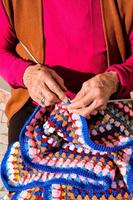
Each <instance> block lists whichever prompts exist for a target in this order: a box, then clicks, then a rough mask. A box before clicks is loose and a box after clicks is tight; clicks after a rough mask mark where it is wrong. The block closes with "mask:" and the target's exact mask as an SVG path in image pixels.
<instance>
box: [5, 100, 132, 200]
mask: <svg viewBox="0 0 133 200" xmlns="http://www.w3.org/2000/svg"><path fill="white" fill-rule="evenodd" d="M67 104H69V102H68V103H67ZM1 177H2V180H3V183H4V185H5V187H6V188H7V190H9V191H10V194H8V195H7V196H5V197H3V200H5V199H21V200H22V199H24V200H28V199H33V200H34V199H38V200H41V199H45V200H60V199H61V200H65V199H68V200H76V199H77V200H81V199H84V200H89V199H92V200H97V199H100V200H105V199H107V200H113V199H114V200H115V199H120V200H122V199H131V198H132V195H133V111H132V105H131V104H130V103H127V102H123V103H120V102H117V103H110V104H108V107H107V108H106V110H105V111H100V112H99V113H98V114H97V115H96V116H91V118H90V119H89V120H88V121H87V120H86V119H85V118H84V117H82V116H80V115H78V114H76V113H73V112H71V111H69V110H67V107H66V103H63V102H61V103H58V104H56V105H55V106H51V107H48V108H44V107H41V106H38V107H37V108H36V109H35V111H34V112H33V114H32V115H31V116H30V118H29V119H28V120H27V122H26V124H25V125H24V126H23V128H22V130H21V133H20V138H19V141H18V142H15V143H14V144H13V145H11V146H10V147H9V148H8V150H7V152H6V154H5V156H4V159H3V161H2V165H1ZM9 195H10V197H9Z"/></svg>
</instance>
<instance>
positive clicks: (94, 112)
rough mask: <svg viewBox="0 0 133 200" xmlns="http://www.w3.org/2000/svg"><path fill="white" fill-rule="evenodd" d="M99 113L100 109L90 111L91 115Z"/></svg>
mask: <svg viewBox="0 0 133 200" xmlns="http://www.w3.org/2000/svg"><path fill="white" fill-rule="evenodd" d="M97 113H98V110H94V111H92V112H91V113H90V115H97Z"/></svg>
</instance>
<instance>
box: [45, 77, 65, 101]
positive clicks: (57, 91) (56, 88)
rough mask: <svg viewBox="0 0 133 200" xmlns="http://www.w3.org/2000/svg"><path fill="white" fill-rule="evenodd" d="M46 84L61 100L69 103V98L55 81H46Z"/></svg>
mask: <svg viewBox="0 0 133 200" xmlns="http://www.w3.org/2000/svg"><path fill="white" fill-rule="evenodd" d="M45 84H46V85H47V87H48V88H49V89H50V90H51V91H52V92H54V93H55V94H56V95H57V96H58V97H59V99H60V100H62V101H67V99H68V98H67V96H66V95H65V93H64V92H63V91H62V89H61V88H60V86H59V85H58V84H57V83H56V81H55V80H54V79H52V78H50V79H47V80H45Z"/></svg>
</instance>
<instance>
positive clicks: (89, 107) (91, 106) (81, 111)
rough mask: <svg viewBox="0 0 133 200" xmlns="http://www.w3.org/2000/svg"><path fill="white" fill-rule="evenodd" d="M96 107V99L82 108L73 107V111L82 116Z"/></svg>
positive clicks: (88, 114) (87, 114)
mask: <svg viewBox="0 0 133 200" xmlns="http://www.w3.org/2000/svg"><path fill="white" fill-rule="evenodd" d="M96 108H97V103H96V101H93V103H91V104H90V106H88V107H85V108H82V109H75V110H73V111H74V112H76V113H78V114H79V115H82V116H84V117H89V116H90V114H91V112H93V111H95V109H96Z"/></svg>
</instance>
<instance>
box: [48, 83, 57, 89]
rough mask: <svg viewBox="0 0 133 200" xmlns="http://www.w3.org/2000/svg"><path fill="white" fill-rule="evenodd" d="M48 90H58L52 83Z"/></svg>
mask: <svg viewBox="0 0 133 200" xmlns="http://www.w3.org/2000/svg"><path fill="white" fill-rule="evenodd" d="M50 88H51V89H52V90H57V89H58V87H57V85H56V84H54V83H52V84H51V85H50Z"/></svg>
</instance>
